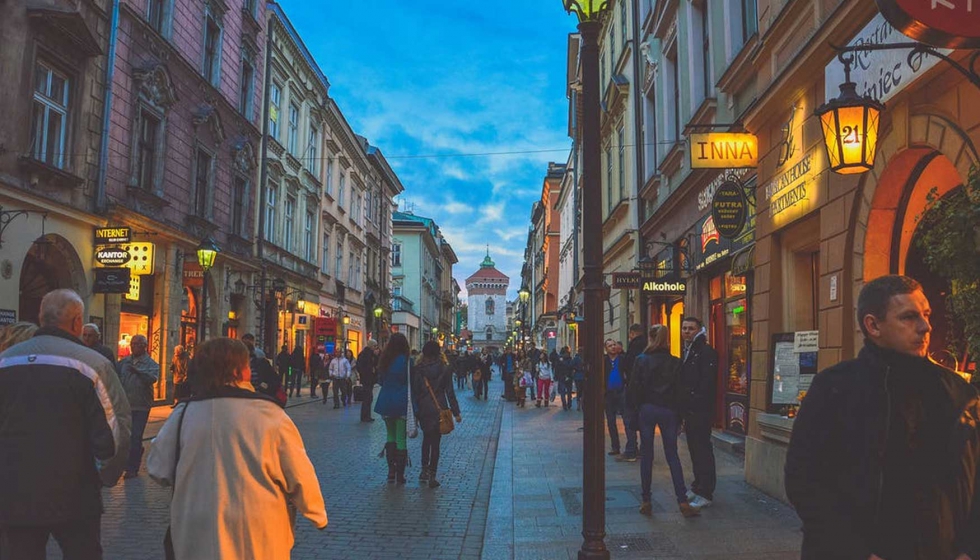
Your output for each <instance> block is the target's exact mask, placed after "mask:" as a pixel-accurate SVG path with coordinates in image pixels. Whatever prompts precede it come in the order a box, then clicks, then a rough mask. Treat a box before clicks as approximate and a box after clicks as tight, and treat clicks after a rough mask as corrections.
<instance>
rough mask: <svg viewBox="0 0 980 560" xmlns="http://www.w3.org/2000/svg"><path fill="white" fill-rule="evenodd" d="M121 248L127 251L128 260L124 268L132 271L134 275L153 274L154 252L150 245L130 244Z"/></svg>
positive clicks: (143, 243) (141, 243)
mask: <svg viewBox="0 0 980 560" xmlns="http://www.w3.org/2000/svg"><path fill="white" fill-rule="evenodd" d="M122 248H123V249H126V250H128V251H129V257H130V260H129V261H128V262H127V263H126V268H128V269H130V270H132V271H133V274H134V275H137V276H142V275H144V274H153V256H154V253H155V251H154V250H153V249H154V248H153V244H152V243H146V242H140V243H130V244H129V245H124V246H123V247H122Z"/></svg>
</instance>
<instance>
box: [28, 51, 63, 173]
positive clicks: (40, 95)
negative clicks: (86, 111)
mask: <svg viewBox="0 0 980 560" xmlns="http://www.w3.org/2000/svg"><path fill="white" fill-rule="evenodd" d="M69 85H70V82H69V80H68V77H67V76H66V75H64V74H62V73H60V72H58V71H57V70H55V69H54V68H53V67H52V66H50V65H48V64H47V63H46V62H44V61H42V60H38V61H37V63H36V64H35V65H34V103H33V113H32V116H31V157H33V158H34V159H36V160H38V161H43V162H44V163H47V164H48V165H51V166H53V167H57V168H59V169H62V168H64V167H65V162H66V160H67V158H66V157H65V151H66V149H67V145H68V117H69V106H68V100H69Z"/></svg>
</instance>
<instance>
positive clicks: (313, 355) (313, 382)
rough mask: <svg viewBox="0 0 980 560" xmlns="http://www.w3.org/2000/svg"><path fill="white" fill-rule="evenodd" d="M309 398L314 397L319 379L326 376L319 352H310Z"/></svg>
mask: <svg viewBox="0 0 980 560" xmlns="http://www.w3.org/2000/svg"><path fill="white" fill-rule="evenodd" d="M309 372H310V398H311V399H315V398H316V388H317V386H319V385H320V379H321V378H323V377H326V375H327V374H326V371H325V370H324V367H323V356H321V355H320V353H319V352H315V351H314V352H310V364H309Z"/></svg>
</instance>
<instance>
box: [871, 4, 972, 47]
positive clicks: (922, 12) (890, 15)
mask: <svg viewBox="0 0 980 560" xmlns="http://www.w3.org/2000/svg"><path fill="white" fill-rule="evenodd" d="M876 2H877V4H878V10H879V11H880V12H881V14H882V15H883V16H884V17H885V19H886V20H888V22H889V23H891V24H892V25H894V26H895V27H896V28H897V29H898V30H899V31H901V32H902V33H904V34H905V35H906V36H908V37H911V38H913V39H915V40H916V41H922V42H923V43H926V44H928V45H932V46H934V47H946V48H959V49H975V48H980V5H976V6H975V5H974V4H976V2H975V0H876Z"/></svg>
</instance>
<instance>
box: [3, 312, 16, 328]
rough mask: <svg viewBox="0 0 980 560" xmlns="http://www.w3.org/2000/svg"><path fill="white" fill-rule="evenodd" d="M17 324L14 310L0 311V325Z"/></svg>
mask: <svg viewBox="0 0 980 560" xmlns="http://www.w3.org/2000/svg"><path fill="white" fill-rule="evenodd" d="M16 322H17V311H16V310H14V309H0V325H13V324H14V323H16Z"/></svg>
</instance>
